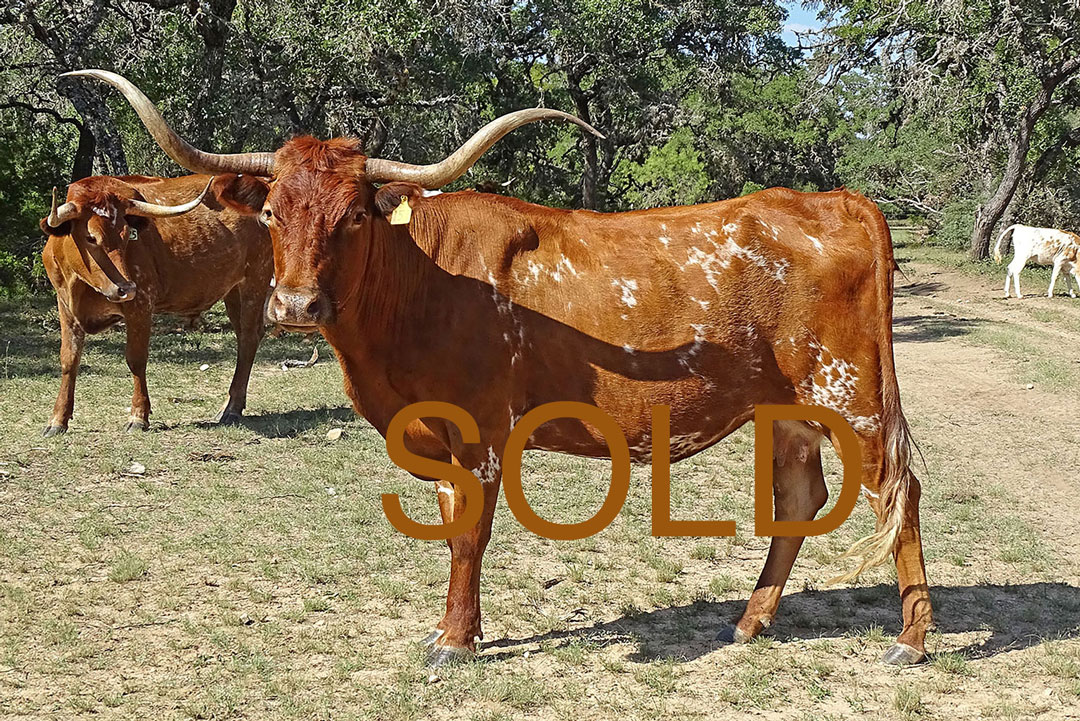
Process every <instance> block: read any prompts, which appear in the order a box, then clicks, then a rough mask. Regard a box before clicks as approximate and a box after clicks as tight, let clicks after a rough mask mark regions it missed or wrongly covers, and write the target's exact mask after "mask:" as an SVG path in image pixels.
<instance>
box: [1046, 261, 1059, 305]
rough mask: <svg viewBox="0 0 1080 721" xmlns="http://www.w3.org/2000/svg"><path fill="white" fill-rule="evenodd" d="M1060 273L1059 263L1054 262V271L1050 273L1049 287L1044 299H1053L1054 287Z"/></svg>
mask: <svg viewBox="0 0 1080 721" xmlns="http://www.w3.org/2000/svg"><path fill="white" fill-rule="evenodd" d="M1060 273H1061V261H1060V260H1056V261H1054V270H1053V271H1051V272H1050V287H1049V288H1047V289H1046V297H1047V298H1053V297H1054V286H1056V285H1057V279H1058V274H1060Z"/></svg>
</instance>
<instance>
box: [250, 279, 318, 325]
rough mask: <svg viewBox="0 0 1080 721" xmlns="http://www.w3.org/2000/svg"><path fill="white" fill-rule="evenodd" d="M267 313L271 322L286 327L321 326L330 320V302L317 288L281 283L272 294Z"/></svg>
mask: <svg viewBox="0 0 1080 721" xmlns="http://www.w3.org/2000/svg"><path fill="white" fill-rule="evenodd" d="M266 315H267V318H268V319H269V320H270V322H272V323H279V324H281V325H283V326H286V327H298V328H299V327H312V326H319V325H324V324H325V323H326V322H327V321H329V320H330V304H329V303H327V301H326V297H325V296H323V294H322V293H320V292H319V291H317V290H313V289H309V288H286V287H284V286H280V285H279V286H278V287H276V288H275V289H274V292H273V293H272V294H271V296H270V303H269V305H268V306H267V308H266Z"/></svg>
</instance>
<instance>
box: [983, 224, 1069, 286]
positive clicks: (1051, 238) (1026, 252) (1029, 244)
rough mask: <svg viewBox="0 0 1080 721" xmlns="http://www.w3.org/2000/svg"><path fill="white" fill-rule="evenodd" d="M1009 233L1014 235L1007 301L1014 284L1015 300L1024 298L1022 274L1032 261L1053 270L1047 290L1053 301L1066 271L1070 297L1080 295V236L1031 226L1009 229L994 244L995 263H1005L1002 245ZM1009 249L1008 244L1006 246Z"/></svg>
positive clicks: (1017, 225)
mask: <svg viewBox="0 0 1080 721" xmlns="http://www.w3.org/2000/svg"><path fill="white" fill-rule="evenodd" d="M1009 233H1012V244H1013V259H1012V260H1011V261H1009V267H1008V269H1007V271H1006V273H1005V297H1006V298H1008V297H1009V284H1010V281H1012V282H1013V283H1014V284H1015V288H1016V297H1017V298H1023V297H1024V296H1023V294H1022V293H1021V292H1020V271H1022V270H1023V269H1024V266H1025V265H1027V264H1028V261H1030V260H1031V259H1032V258H1034V259H1035V262H1036V263H1038V264H1039V265H1049V266H1053V268H1054V270H1053V274H1052V275H1051V276H1050V287H1049V288H1047V290H1046V297H1047V298H1053V297H1054V286H1055V285H1057V279H1058V275H1059V274H1060V273H1061V271H1065V288H1066V290H1068V291H1069V295H1070V296H1072V297H1073V298H1075V297H1076V291H1080V236H1078V235H1076V234H1075V233H1070V232H1068V231H1067V230H1057V229H1056V228H1033V227H1032V226H1030V225H1020V224H1019V223H1017V224H1015V225H1010V226H1009V227H1008V228H1006V229H1005V230H1003V231H1001V235H999V236H998V239H997V243H995V244H994V261H995V262H997V263H1000V262H1001V260H1002V255H1001V249H1002V244H1001V241H1003V240H1004V239H1005V236H1007V235H1008V234H1009ZM1005 247H1006V248H1008V244H1007V243H1006V245H1005ZM1073 281H1075V282H1076V291H1074V290H1073Z"/></svg>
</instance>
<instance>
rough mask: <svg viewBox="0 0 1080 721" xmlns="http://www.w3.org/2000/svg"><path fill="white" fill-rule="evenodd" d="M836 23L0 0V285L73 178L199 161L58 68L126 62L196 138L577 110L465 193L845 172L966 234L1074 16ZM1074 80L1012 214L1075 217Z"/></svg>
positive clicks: (700, 7) (1000, 8)
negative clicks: (3, 2) (586, 129)
mask: <svg viewBox="0 0 1080 721" xmlns="http://www.w3.org/2000/svg"><path fill="white" fill-rule="evenodd" d="M822 13H823V15H827V16H829V17H830V18H832V20H831V21H830V25H829V27H828V28H827V29H826V30H825V31H824V32H823V33H822V34H821V36H820V37H819V38H818V41H819V42H818V48H817V49H816V50H815V51H814V53H813V54H812V55H810V54H802V53H800V51H798V50H795V49H793V48H791V47H788V46H786V45H785V44H784V43H783V41H782V40H781V35H780V32H781V28H782V26H783V22H784V19H785V9H784V5H783V4H782V3H780V2H779V0H767V1H766V2H759V1H758V0H733V1H732V2H723V3H721V2H714V1H713V0H702V1H700V2H692V3H676V2H660V3H657V2H652V1H647V0H630V1H629V2H626V1H622V0H528V1H526V2H517V1H515V0H494V1H488V0H485V1H483V2H481V1H480V0H450V1H449V2H445V3H431V2H430V0H426V1H425V0H393V1H392V2H391V1H390V0H366V1H365V2H363V3H331V2H317V3H310V2H306V0H266V2H243V3H242V2H237V0H206V2H201V3H194V4H193V3H185V2H173V1H171V0H170V1H168V2H155V3H148V2H145V0H115V1H113V2H103V0H74V1H73V2H70V1H68V0H41V2H37V3H20V4H18V6H17V7H16V6H12V7H10V8H4V9H0V46H3V47H4V49H5V64H4V65H2V66H0V286H2V287H4V288H7V289H8V290H9V291H10V290H11V289H21V288H26V287H29V286H30V285H32V277H33V274H32V269H33V267H34V266H35V262H36V261H35V260H34V259H35V257H36V256H37V255H38V253H39V250H40V245H41V234H40V231H39V230H38V227H37V222H38V219H39V218H40V217H41V216H42V215H44V214H45V212H47V209H48V190H49V188H51V186H53V185H57V186H59V187H61V188H63V187H64V186H65V185H66V184H67V183H69V182H70V181H71V178H72V173H73V172H74V170H75V169H76V168H82V169H84V170H87V171H89V170H90V169H91V168H92V172H95V173H101V174H108V173H113V172H117V171H118V169H120V170H124V169H130V171H131V172H136V173H143V174H149V175H174V174H177V173H178V172H179V171H178V169H177V168H176V166H175V165H174V164H173V163H172V162H171V161H170V160H168V159H167V158H166V157H165V156H164V154H163V153H162V152H161V150H160V149H159V148H158V147H157V145H156V144H155V143H154V141H153V140H151V139H150V138H149V136H148V135H147V133H146V132H145V131H144V129H143V128H142V125H141V123H139V121H138V120H137V118H136V117H135V115H134V114H133V113H132V111H131V110H130V108H129V107H128V105H127V103H126V102H125V101H124V100H123V99H122V98H120V97H119V95H118V94H117V93H115V92H112V91H110V90H107V89H106V88H105V87H104V86H102V85H100V84H97V83H94V82H90V81H86V80H82V79H74V80H58V77H57V76H58V75H59V74H60V73H61V72H63V71H65V70H69V69H74V68H78V67H102V68H107V69H111V70H116V71H118V72H121V73H122V74H124V75H126V76H127V77H128V78H130V79H131V80H133V81H134V82H135V83H136V84H138V85H139V86H140V87H141V88H142V89H143V90H144V91H145V92H146V93H147V94H148V95H149V96H150V98H151V99H153V100H154V101H155V102H156V103H157V104H158V105H159V107H160V108H161V110H162V113H163V114H164V115H165V117H166V118H167V119H168V120H169V122H170V123H171V124H172V125H173V126H174V127H175V128H176V129H177V130H178V131H180V132H181V134H182V135H184V136H185V137H187V138H189V139H190V140H191V141H193V142H194V143H195V144H196V145H198V146H200V147H206V148H207V149H211V150H215V151H220V152H237V151H244V150H269V149H273V148H276V147H278V146H280V144H281V143H282V142H283V141H285V140H286V139H288V138H289V137H291V136H292V135H295V134H298V133H311V134H314V135H317V136H321V137H330V136H334V135H351V136H355V137H357V138H359V139H360V140H361V141H362V142H363V143H364V145H365V147H366V148H367V150H368V152H369V153H370V154H372V155H376V156H379V157H386V158H392V159H400V160H405V161H409V162H431V161H433V160H437V159H439V158H442V157H444V156H445V155H446V154H448V153H450V152H452V151H453V150H454V149H455V148H456V147H457V146H458V145H459V144H460V143H461V141H462V140H463V139H464V138H466V137H468V136H469V135H470V134H471V133H472V132H473V131H475V130H476V129H477V128H478V127H479V126H480V125H481V124H483V123H484V122H486V121H488V120H490V119H492V118H494V117H496V116H498V115H500V114H502V113H505V112H508V111H510V110H514V109H518V108H522V107H530V106H538V105H542V106H546V107H554V108H560V109H563V110H566V111H568V112H573V113H575V114H577V115H578V116H580V117H582V118H584V119H586V120H588V121H589V122H591V123H592V124H593V125H595V126H596V127H598V128H599V129H600V131H601V132H603V133H604V134H605V135H606V136H607V139H606V140H603V141H597V140H594V139H592V138H591V137H587V136H585V135H584V134H583V133H581V132H580V131H579V129H577V128H576V127H573V126H570V125H567V124H560V123H541V124H536V125H531V126H528V127H526V128H522V129H520V130H518V131H515V132H514V133H513V134H511V135H510V136H508V137H507V138H506V139H504V140H503V141H501V142H500V143H498V144H497V145H496V146H495V147H493V148H492V149H491V150H490V151H489V152H488V153H487V154H485V155H484V157H483V158H482V159H481V160H480V162H479V163H478V164H477V165H476V167H475V168H474V169H473V170H472V171H471V172H470V173H469V174H468V175H466V176H465V177H464V178H463V179H462V180H460V181H458V182H457V183H455V184H454V185H453V186H451V188H450V189H455V188H458V187H468V186H481V187H484V188H489V189H495V190H497V191H498V192H506V193H508V194H512V195H515V196H517V197H520V198H523V199H525V200H530V201H534V202H540V203H546V204H550V205H555V206H560V207H583V206H584V207H593V208H596V209H598V210H623V209H632V208H641V207H648V206H655V205H664V204H679V203H699V202H705V201H711V200H719V199H722V198H727V197H733V196H738V195H742V194H746V193H749V192H753V191H754V190H757V189H760V188H766V187H771V186H786V187H792V188H797V189H802V190H828V189H831V188H833V187H836V186H839V185H846V186H848V187H851V188H853V189H857V190H861V191H862V192H864V193H866V194H867V195H868V196H869V197H871V198H873V199H875V200H877V201H878V202H879V203H880V204H881V205H882V207H883V208H884V210H885V211H886V213H887V214H890V215H903V216H910V215H912V214H918V215H920V216H925V217H926V218H928V219H929V221H930V222H931V224H932V225H933V226H934V227H933V230H934V231H935V237H936V238H937V239H938V240H939V241H940V242H944V243H947V244H949V245H955V246H959V245H960V244H961V243H962V242H963V239H964V238H965V236H968V235H970V227H968V228H967V229H965V228H964V225H965V224H967V223H970V222H971V220H972V218H973V217H974V209H975V207H976V199H979V198H983V199H985V198H987V197H989V196H990V195H991V194H992V191H993V189H994V186H995V184H996V183H997V182H998V179H999V178H1000V177H1001V174H1002V169H1003V167H1004V163H1005V159H1006V156H1007V150H1008V144H1009V142H1010V141H1011V139H1012V138H1013V135H1015V129H1016V127H1017V122H1018V119H1019V118H1021V117H1022V116H1023V113H1024V112H1025V109H1026V108H1027V107H1028V106H1029V104H1030V102H1031V100H1032V97H1033V96H1034V94H1036V93H1037V92H1038V90H1039V88H1040V87H1041V86H1040V77H1041V75H1040V73H1045V68H1046V67H1050V64H1051V63H1052V62H1053V61H1054V60H1055V59H1057V58H1061V59H1064V58H1067V57H1069V55H1070V53H1075V52H1076V50H1075V48H1072V46H1071V45H1069V44H1068V43H1065V42H1064V41H1063V36H1062V35H1061V33H1062V28H1067V27H1070V22H1072V19H1076V18H1075V17H1074V16H1075V15H1076V14H1077V13H1076V12H1074V11H1073V10H1069V9H1067V8H1066V7H1065V6H1064V5H1062V6H1061V7H1058V6H1057V5H1054V6H1050V5H1046V4H1030V6H1029V5H1027V4H1025V5H1023V6H1017V5H1015V4H1009V3H1006V2H1005V0H978V2H974V3H962V4H960V5H956V4H955V3H944V2H941V1H940V0H911V1H907V0H905V1H904V2H901V1H900V0H884V2H881V1H879V0H828V2H826V3H825V6H824V7H823V8H822ZM1068 13H1072V15H1069V14H1068ZM1071 26H1075V23H1074V22H1073V23H1072V25H1071ZM1078 77H1080V75H1078ZM1077 86H1078V83H1077V82H1069V83H1066V84H1065V85H1064V86H1063V87H1062V89H1061V91H1060V92H1058V94H1057V95H1055V102H1054V104H1053V105H1052V107H1051V108H1050V109H1049V110H1048V111H1047V112H1046V114H1045V116H1044V117H1043V118H1042V119H1041V120H1040V121H1039V123H1038V124H1037V125H1036V127H1035V128H1034V132H1033V134H1032V141H1031V151H1030V153H1029V155H1028V161H1029V167H1034V166H1038V167H1039V168H1041V169H1040V171H1039V172H1040V174H1041V175H1040V177H1038V178H1035V177H1032V173H1031V172H1029V173H1028V174H1027V175H1026V176H1025V180H1024V182H1023V183H1022V184H1021V187H1020V191H1019V192H1018V193H1017V197H1016V199H1015V201H1014V205H1013V208H1012V210H1011V213H1012V215H1015V216H1017V218H1018V219H1022V220H1025V221H1030V222H1040V223H1044V224H1047V225H1056V226H1058V227H1073V228H1075V227H1078V226H1080V170H1078V168H1080V135H1078V136H1077V142H1072V143H1069V142H1064V140H1065V139H1067V138H1069V137H1070V135H1069V134H1070V133H1071V132H1072V131H1073V129H1075V128H1077V126H1078V125H1080V97H1078V96H1080V89H1078V87H1077ZM78 127H84V128H86V130H87V131H88V132H89V133H90V134H92V137H93V138H94V140H95V141H96V144H95V145H93V147H90V146H88V145H85V146H84V145H80V143H79V140H80V133H79V131H78ZM1078 132H1080V131H1078ZM86 137H87V134H86V133H84V134H83V138H84V139H85V138H86ZM1044 156H1045V158H1044ZM1043 160H1045V161H1046V162H1041V161H1043ZM125 172H126V170H125Z"/></svg>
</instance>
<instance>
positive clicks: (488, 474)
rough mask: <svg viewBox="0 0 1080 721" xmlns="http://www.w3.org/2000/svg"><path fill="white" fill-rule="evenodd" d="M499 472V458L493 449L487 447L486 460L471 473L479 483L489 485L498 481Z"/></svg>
mask: <svg viewBox="0 0 1080 721" xmlns="http://www.w3.org/2000/svg"><path fill="white" fill-rule="evenodd" d="M499 470H500V464H499V456H498V455H497V454H496V453H495V449H494V448H492V447H491V446H488V457H487V460H486V461H483V462H482V463H481V464H480V465H479V466H477V467H476V468H475V469H474V471H473V472H474V474H475V475H476V477H477V478H479V479H480V482H481V483H483V484H484V485H489V484H491V483H494V482H495V481H497V480H498V479H499Z"/></svg>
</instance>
